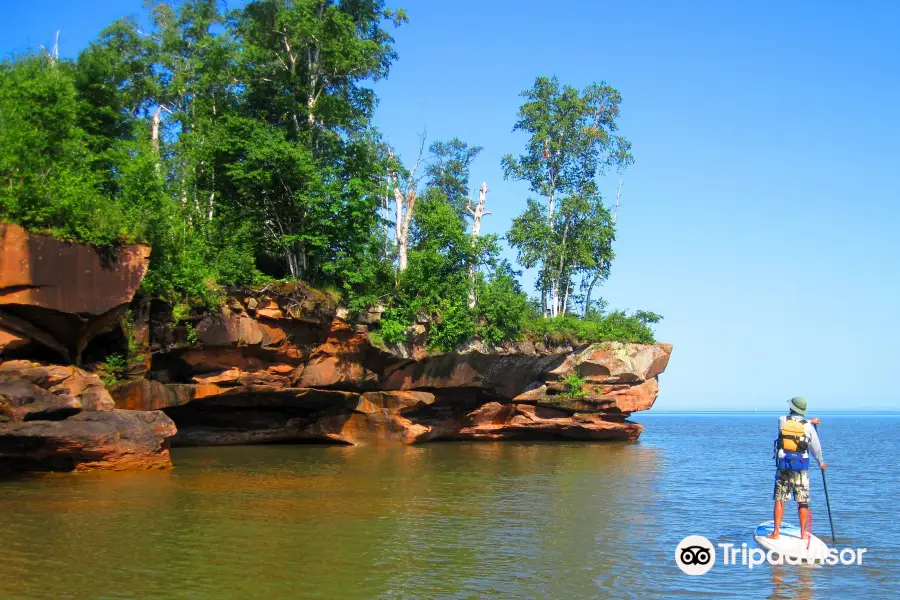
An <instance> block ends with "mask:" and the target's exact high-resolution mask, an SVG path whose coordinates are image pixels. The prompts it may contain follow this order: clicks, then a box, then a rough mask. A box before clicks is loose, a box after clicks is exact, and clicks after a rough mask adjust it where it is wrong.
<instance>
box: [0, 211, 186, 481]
mask: <svg viewBox="0 0 900 600" xmlns="http://www.w3.org/2000/svg"><path fill="white" fill-rule="evenodd" d="M149 255H150V249H149V248H147V247H146V246H124V247H121V248H118V249H117V250H116V252H114V253H111V252H101V251H98V250H97V249H95V248H92V247H91V246H87V245H84V244H72V243H67V242H61V241H59V240H55V239H52V238H50V237H47V236H42V235H33V234H30V233H28V232H26V231H25V230H24V229H22V228H21V227H18V226H16V225H9V224H4V223H0V471H3V470H38V471H46V470H54V471H79V470H87V469H109V470H124V469H146V468H161V467H168V466H171V462H170V460H169V451H168V448H169V439H170V438H171V437H172V436H173V435H174V434H175V424H174V423H173V422H172V420H171V419H169V417H167V416H166V415H165V414H163V413H161V412H158V411H149V412H136V411H129V410H117V409H116V408H115V404H114V403H113V400H112V398H111V397H110V395H109V392H108V391H107V390H106V387H105V386H104V385H103V382H102V381H101V380H100V378H99V377H98V376H97V375H95V374H92V373H89V372H87V371H84V370H82V369H79V368H77V367H74V366H68V365H72V364H73V363H76V364H77V363H78V362H80V358H81V354H82V352H83V351H84V349H85V347H86V346H87V345H88V344H89V343H90V341H91V340H92V339H93V338H94V337H95V336H97V335H100V334H102V333H103V332H105V331H109V330H111V329H114V328H117V327H121V324H120V319H121V317H122V316H123V315H124V314H125V313H126V312H127V311H128V309H129V302H130V301H131V300H132V298H133V296H134V293H135V291H136V290H137V288H138V286H140V283H141V279H142V278H143V276H144V273H145V272H146V270H147V262H148V259H149ZM22 357H24V358H27V360H16V359H17V358H22ZM34 359H37V360H34ZM51 361H52V362H51ZM53 362H55V363H62V364H63V365H67V366H61V365H59V364H52V363H53Z"/></svg>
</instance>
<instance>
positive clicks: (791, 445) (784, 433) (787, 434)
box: [778, 418, 809, 452]
mask: <svg viewBox="0 0 900 600" xmlns="http://www.w3.org/2000/svg"><path fill="white" fill-rule="evenodd" d="M805 423H806V421H798V420H795V419H791V418H787V419H785V420H784V422H783V423H782V424H781V431H780V433H779V435H778V445H779V447H780V448H781V449H782V450H784V451H785V452H806V451H807V450H808V449H809V438H807V437H806V429H805V428H804V424H805Z"/></svg>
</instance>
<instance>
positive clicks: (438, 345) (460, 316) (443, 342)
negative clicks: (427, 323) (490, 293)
mask: <svg viewBox="0 0 900 600" xmlns="http://www.w3.org/2000/svg"><path fill="white" fill-rule="evenodd" d="M466 302H467V300H465V299H462V300H459V299H457V300H456V301H453V300H448V301H446V302H444V303H443V304H442V306H441V307H440V309H439V310H438V311H437V313H438V318H437V319H436V320H435V321H433V322H432V323H431V329H429V331H428V348H429V350H438V351H440V352H452V351H453V350H455V349H456V348H457V347H458V346H459V345H460V344H463V343H464V342H467V341H469V340H471V339H472V338H473V337H475V320H474V319H473V318H472V311H471V310H469V307H468V306H467V304H466Z"/></svg>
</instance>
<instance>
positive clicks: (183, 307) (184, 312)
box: [172, 302, 191, 323]
mask: <svg viewBox="0 0 900 600" xmlns="http://www.w3.org/2000/svg"><path fill="white" fill-rule="evenodd" d="M190 316H191V307H190V306H188V305H187V304H186V303H184V302H178V303H176V304H174V305H173V306H172V319H173V320H174V321H175V322H176V323H178V322H179V321H184V320H186V319H188V318H189V317H190Z"/></svg>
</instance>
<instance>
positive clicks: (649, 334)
mask: <svg viewBox="0 0 900 600" xmlns="http://www.w3.org/2000/svg"><path fill="white" fill-rule="evenodd" d="M660 320H662V317H661V316H660V315H657V314H656V313H652V312H646V311H636V312H635V313H634V314H633V315H628V314H626V313H625V311H614V312H611V313H608V314H598V313H590V314H589V315H588V318H586V319H579V318H578V317H575V316H572V315H560V316H558V317H553V318H547V319H545V318H543V317H534V318H532V319H529V320H528V321H527V322H526V323H525V324H524V326H523V330H524V333H525V335H526V336H527V337H528V338H529V339H531V340H533V341H535V342H539V341H540V342H544V343H547V344H551V345H562V344H577V343H594V342H609V341H615V342H636V343H641V344H652V343H654V342H655V341H656V340H655V338H654V336H653V330H652V329H651V328H650V325H651V324H653V323H658V322H659V321H660Z"/></svg>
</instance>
